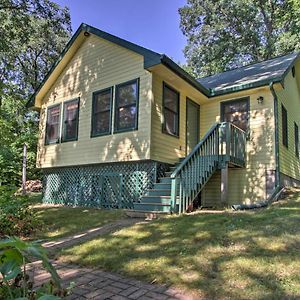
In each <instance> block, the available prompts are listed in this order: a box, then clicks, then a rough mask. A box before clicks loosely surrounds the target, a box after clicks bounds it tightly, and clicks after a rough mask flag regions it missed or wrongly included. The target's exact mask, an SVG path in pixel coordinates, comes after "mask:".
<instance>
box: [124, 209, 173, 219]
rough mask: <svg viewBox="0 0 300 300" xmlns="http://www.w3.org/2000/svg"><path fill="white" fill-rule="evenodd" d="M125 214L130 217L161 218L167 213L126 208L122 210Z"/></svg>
mask: <svg viewBox="0 0 300 300" xmlns="http://www.w3.org/2000/svg"><path fill="white" fill-rule="evenodd" d="M124 212H125V214H126V216H128V217H130V218H141V219H145V220H153V219H158V218H162V217H164V216H166V215H168V214H169V213H167V212H162V211H142V210H134V209H126V210H124Z"/></svg>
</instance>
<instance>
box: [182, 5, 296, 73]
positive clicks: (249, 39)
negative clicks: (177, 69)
mask: <svg viewBox="0 0 300 300" xmlns="http://www.w3.org/2000/svg"><path fill="white" fill-rule="evenodd" d="M179 14H180V18H181V22H180V27H181V30H182V32H183V33H184V35H185V36H186V37H187V40H188V44H187V46H186V47H185V50H184V52H185V56H186V58H187V63H188V65H189V67H190V69H191V71H192V73H194V74H197V75H198V76H199V77H200V76H205V75H211V74H214V73H218V72H222V71H225V70H228V69H231V68H235V67H240V66H242V65H245V64H247V63H250V62H258V61H262V60H265V59H269V58H271V57H274V56H278V55H282V54H286V53H289V52H292V51H295V50H299V49H300V39H299V37H300V4H299V1H298V0H254V1H248V0H216V1H211V0H188V1H187V4H186V5H185V6H184V7H182V8H180V9H179Z"/></svg>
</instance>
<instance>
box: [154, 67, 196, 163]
mask: <svg viewBox="0 0 300 300" xmlns="http://www.w3.org/2000/svg"><path fill="white" fill-rule="evenodd" d="M152 78H153V83H152V85H153V95H154V102H153V108H152V122H151V125H152V128H151V159H154V160H158V161H163V162H167V163H176V162H178V159H179V158H180V157H184V156H186V98H187V97H188V98H190V99H191V100H192V101H194V102H195V103H197V104H199V101H197V100H196V99H195V98H194V97H193V96H192V95H191V92H190V91H189V89H187V88H185V87H182V86H181V87H178V86H177V85H174V84H172V83H170V82H169V81H168V77H165V76H160V75H158V74H155V73H153V76H152ZM163 82H165V83H167V84H168V85H169V86H171V87H173V88H174V89H175V90H177V91H178V92H179V93H180V101H179V106H180V107H179V138H178V137H174V136H171V135H169V134H166V133H163V132H162V124H163V116H162V99H163Z"/></svg>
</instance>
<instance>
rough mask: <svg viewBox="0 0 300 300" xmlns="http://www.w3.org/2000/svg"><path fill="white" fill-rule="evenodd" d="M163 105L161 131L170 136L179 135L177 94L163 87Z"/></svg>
mask: <svg viewBox="0 0 300 300" xmlns="http://www.w3.org/2000/svg"><path fill="white" fill-rule="evenodd" d="M163 88H164V91H163V97H164V99H163V105H164V109H163V111H164V124H163V130H164V131H165V132H166V133H168V134H172V135H176V136H178V135H179V93H177V92H176V91H174V90H172V89H171V88H169V87H168V86H166V85H164V87H163Z"/></svg>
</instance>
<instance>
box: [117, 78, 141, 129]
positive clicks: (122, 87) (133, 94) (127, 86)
mask: <svg viewBox="0 0 300 300" xmlns="http://www.w3.org/2000/svg"><path fill="white" fill-rule="evenodd" d="M138 99H139V90H138V80H137V79H136V80H132V81H130V82H126V83H123V84H119V85H117V87H116V107H115V128H114V132H123V131H129V130H136V129H137V125H138V124H137V120H138Z"/></svg>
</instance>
